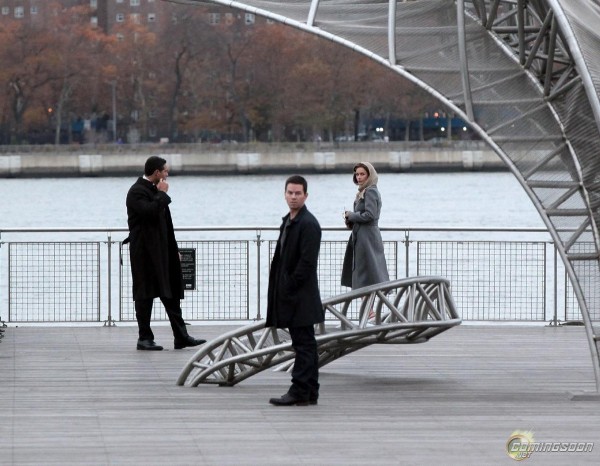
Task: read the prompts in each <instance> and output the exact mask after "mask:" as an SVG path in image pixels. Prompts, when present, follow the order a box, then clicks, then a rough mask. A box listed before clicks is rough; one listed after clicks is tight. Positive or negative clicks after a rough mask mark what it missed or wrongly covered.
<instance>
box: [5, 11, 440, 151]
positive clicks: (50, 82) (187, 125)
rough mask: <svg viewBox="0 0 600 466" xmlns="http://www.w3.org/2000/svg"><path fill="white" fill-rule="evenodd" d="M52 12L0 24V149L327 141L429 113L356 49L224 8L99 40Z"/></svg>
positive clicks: (78, 19)
mask: <svg viewBox="0 0 600 466" xmlns="http://www.w3.org/2000/svg"><path fill="white" fill-rule="evenodd" d="M56 8H57V13H60V14H55V15H50V16H49V17H48V18H47V20H46V21H44V22H43V23H36V24H34V23H26V22H23V21H18V20H11V19H9V18H3V20H2V21H0V42H1V43H2V44H3V45H2V47H1V48H0V84H1V86H2V87H1V89H2V92H0V109H1V117H0V143H1V144H24V143H54V144H59V143H70V142H85V143H87V142H110V141H113V140H114V141H123V142H149V141H157V140H159V139H161V138H168V140H169V141H174V142H175V141H177V142H197V141H207V140H208V141H213V140H214V141H219V140H236V141H240V142H251V141H277V142H280V141H306V140H308V141H310V140H317V139H318V140H334V139H336V138H340V137H354V136H355V135H356V134H357V133H358V128H359V127H361V125H362V127H365V128H366V129H367V131H368V129H369V128H368V122H369V121H371V120H373V119H375V118H379V119H381V120H382V121H384V125H388V124H389V122H390V121H393V120H395V119H399V120H403V121H410V120H415V119H418V118H421V117H422V115H423V114H424V113H425V112H426V111H431V110H432V109H438V108H439V107H440V104H439V103H437V101H435V100H434V99H433V98H432V97H430V96H428V95H427V94H426V93H425V92H423V91H421V90H420V89H419V88H417V87H416V86H414V85H413V84H412V83H410V82H408V81H407V80H405V79H404V78H401V77H399V76H398V75H396V74H394V73H393V72H391V71H390V70H388V69H386V68H385V67H383V66H381V65H379V64H377V63H375V62H374V61H372V60H370V59H368V58H366V57H364V56H362V55H360V54H357V53H356V52H352V51H350V50H349V49H346V48H344V47H342V46H340V45H338V44H334V43H332V42H330V41H326V40H324V39H321V38H318V37H316V36H314V35H310V34H308V33H304V32H302V31H298V30H295V29H293V28H290V27H288V26H283V25H281V24H277V23H272V22H268V21H265V20H263V21H260V20H258V19H257V21H256V22H255V23H254V24H250V25H249V24H246V23H245V21H244V18H243V15H241V17H238V13H237V12H235V10H231V11H233V12H234V13H233V15H231V17H232V18H233V20H232V21H223V22H221V23H220V24H216V25H215V24H209V22H208V14H207V10H206V9H205V8H202V7H197V6H196V7H190V6H184V5H178V7H177V8H176V9H175V10H174V11H175V12H176V14H174V15H173V16H172V17H169V18H163V19H162V23H161V24H160V25H159V28H158V29H157V30H160V31H161V32H160V33H156V32H152V31H150V30H149V29H148V28H147V27H145V26H143V25H140V24H134V23H132V22H124V23H122V25H120V26H119V27H117V28H115V29H114V30H113V31H112V33H111V34H110V35H109V34H105V33H104V32H103V31H102V30H100V28H97V27H94V26H93V25H92V24H91V23H90V10H89V8H87V7H81V6H79V7H73V8H69V9H64V8H63V7H61V6H60V5H58V4H57V5H56ZM113 115H116V119H115V120H113ZM113 121H114V122H113ZM365 122H367V123H365ZM365 125H366V126H365ZM115 128H116V133H113V129H115ZM385 130H387V128H384V131H385ZM408 134H409V133H408V131H405V132H404V135H403V136H402V137H403V138H408Z"/></svg>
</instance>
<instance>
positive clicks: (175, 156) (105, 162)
mask: <svg viewBox="0 0 600 466" xmlns="http://www.w3.org/2000/svg"><path fill="white" fill-rule="evenodd" d="M155 153H156V155H159V156H161V157H163V158H164V159H166V160H167V161H168V162H169V165H170V168H171V172H172V173H173V174H189V175H195V174H207V173H213V174H235V173H290V172H301V173H341V172H348V171H350V170H352V167H353V166H354V165H355V164H356V163H357V162H359V161H361V160H362V161H369V162H371V163H373V164H374V165H375V166H376V167H377V170H378V171H380V172H382V173H384V172H402V171H419V170H420V171H424V170H429V171H436V170H457V171H463V170H501V169H505V165H504V163H503V162H502V161H501V160H500V158H499V157H498V156H497V155H496V154H495V153H494V152H492V151H486V150H453V149H447V148H440V149H439V150H437V149H435V148H433V149H427V150H400V151H398V150H376V151H368V150H367V151H364V150H340V151H337V150H330V151H324V150H314V151H306V150H305V151H298V150H297V151H293V150H292V151H287V152H278V151H265V152H243V151H239V152H235V151H214V152H208V151H206V152H188V153H184V152H181V153H177V152H175V153H167V152H166V151H164V150H163V152H155ZM152 154H153V152H151V151H145V152H142V151H138V152H126V151H123V150H122V151H120V152H118V153H100V152H98V153H91V152H83V151H82V153H79V154H78V153H76V152H72V153H52V152H43V153H31V152H28V153H25V154H0V177H3V178H7V177H44V176H132V175H137V174H139V173H140V171H141V170H142V167H143V166H144V162H145V161H146V159H147V157H148V156H149V155H152Z"/></svg>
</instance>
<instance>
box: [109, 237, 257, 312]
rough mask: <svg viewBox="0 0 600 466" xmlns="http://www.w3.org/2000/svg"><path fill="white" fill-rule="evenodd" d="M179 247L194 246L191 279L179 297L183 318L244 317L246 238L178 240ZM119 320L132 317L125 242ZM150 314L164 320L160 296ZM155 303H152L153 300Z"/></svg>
mask: <svg viewBox="0 0 600 466" xmlns="http://www.w3.org/2000/svg"><path fill="white" fill-rule="evenodd" d="M178 245H179V248H186V249H193V250H195V271H196V273H195V283H194V285H195V286H194V289H193V290H189V289H188V290H185V299H183V301H181V310H182V313H183V318H184V319H186V320H219V321H223V320H247V319H249V318H250V308H249V280H248V277H249V242H248V241H179V242H178ZM121 255H122V258H123V260H122V261H121V267H120V274H119V275H120V277H121V280H120V314H119V319H120V320H121V321H135V308H134V303H133V298H132V283H131V265H130V262H129V245H128V244H126V245H121ZM155 301H156V303H158V305H155V306H154V309H153V312H152V318H153V319H154V320H168V319H167V315H166V312H165V310H164V307H163V306H162V304H161V303H160V300H158V299H157V300H155ZM156 303H155V304H156Z"/></svg>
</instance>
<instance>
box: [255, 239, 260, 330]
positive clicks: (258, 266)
mask: <svg viewBox="0 0 600 466" xmlns="http://www.w3.org/2000/svg"><path fill="white" fill-rule="evenodd" d="M260 244H261V239H260V230H256V320H260V319H261V316H260Z"/></svg>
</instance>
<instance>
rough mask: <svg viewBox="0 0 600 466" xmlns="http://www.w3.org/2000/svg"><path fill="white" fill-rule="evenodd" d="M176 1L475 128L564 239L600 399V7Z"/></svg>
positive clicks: (378, 0) (435, 0)
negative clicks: (243, 15)
mask: <svg viewBox="0 0 600 466" xmlns="http://www.w3.org/2000/svg"><path fill="white" fill-rule="evenodd" d="M175 1H176V2H179V3H187V4H199V3H204V4H206V3H213V4H218V5H223V6H228V7H232V8H236V9H239V10H243V11H246V12H249V13H254V14H256V15H259V16H264V17H267V18H270V19H272V20H275V21H279V22H282V23H285V24H287V25H290V26H292V27H295V28H298V29H301V30H304V31H308V32H310V33H313V34H316V35H319V36H321V37H324V38H327V39H329V40H332V41H334V42H337V43H339V44H342V45H344V46H346V47H349V48H351V49H353V50H355V51H357V52H359V53H362V54H364V55H366V56H368V57H370V58H372V59H373V60H375V61H377V62H379V63H381V64H383V65H385V66H387V67H389V68H390V69H392V70H394V71H395V72H396V73H398V74H399V75H400V76H403V77H404V78H406V79H408V80H410V81H412V82H413V83H415V84H416V85H418V86H420V87H421V88H423V89H424V90H426V91H427V92H428V93H430V94H431V95H433V96H435V97H436V98H438V99H439V100H440V101H441V102H442V103H443V104H444V105H445V106H446V107H447V108H448V109H450V110H451V111H452V112H454V113H455V114H456V115H458V116H460V117H461V118H463V119H464V120H466V121H467V122H468V123H469V124H470V126H471V127H472V129H473V130H474V131H476V132H477V133H478V134H479V136H480V137H481V138H482V139H483V140H485V141H486V142H487V143H488V144H489V146H490V147H491V148H493V150H494V151H495V152H496V153H497V154H498V155H499V156H500V158H501V159H502V160H503V161H504V162H505V163H506V165H507V166H508V167H509V169H510V170H511V171H512V173H513V174H514V176H515V177H516V178H517V180H518V181H519V182H520V184H521V185H522V186H523V188H524V189H525V191H526V192H527V194H528V195H529V197H530V199H531V200H532V202H533V203H534V205H535V207H536V208H537V210H538V212H539V213H540V215H541V217H542V219H543V221H544V222H545V224H546V226H547V228H548V231H549V233H550V234H551V236H552V237H553V239H554V240H555V242H556V245H557V249H558V252H559V254H560V255H561V257H562V260H563V262H564V265H565V268H566V271H567V274H568V276H569V278H570V281H571V284H572V286H573V291H574V294H575V296H576V298H577V300H578V303H579V306H580V309H581V313H582V319H583V321H584V324H585V329H586V336H587V339H588V343H589V345H590V351H591V356H592V363H593V368H594V375H595V380H596V392H597V393H598V394H600V357H599V352H600V336H599V334H600V330H599V327H598V325H599V321H600V292H599V291H598V290H600V262H599V251H600V235H599V230H600V213H599V212H598V207H599V206H600V170H599V167H600V165H599V164H600V154H599V147H600V102H599V98H598V95H599V94H600V33H598V28H597V25H598V24H600V4H599V1H598V0H586V1H581V0H407V1H401V0H286V1H269V0H246V1H243V2H237V1H229V0H208V1H205V0H203V1H195V0H175ZM499 195H501V193H499Z"/></svg>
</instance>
